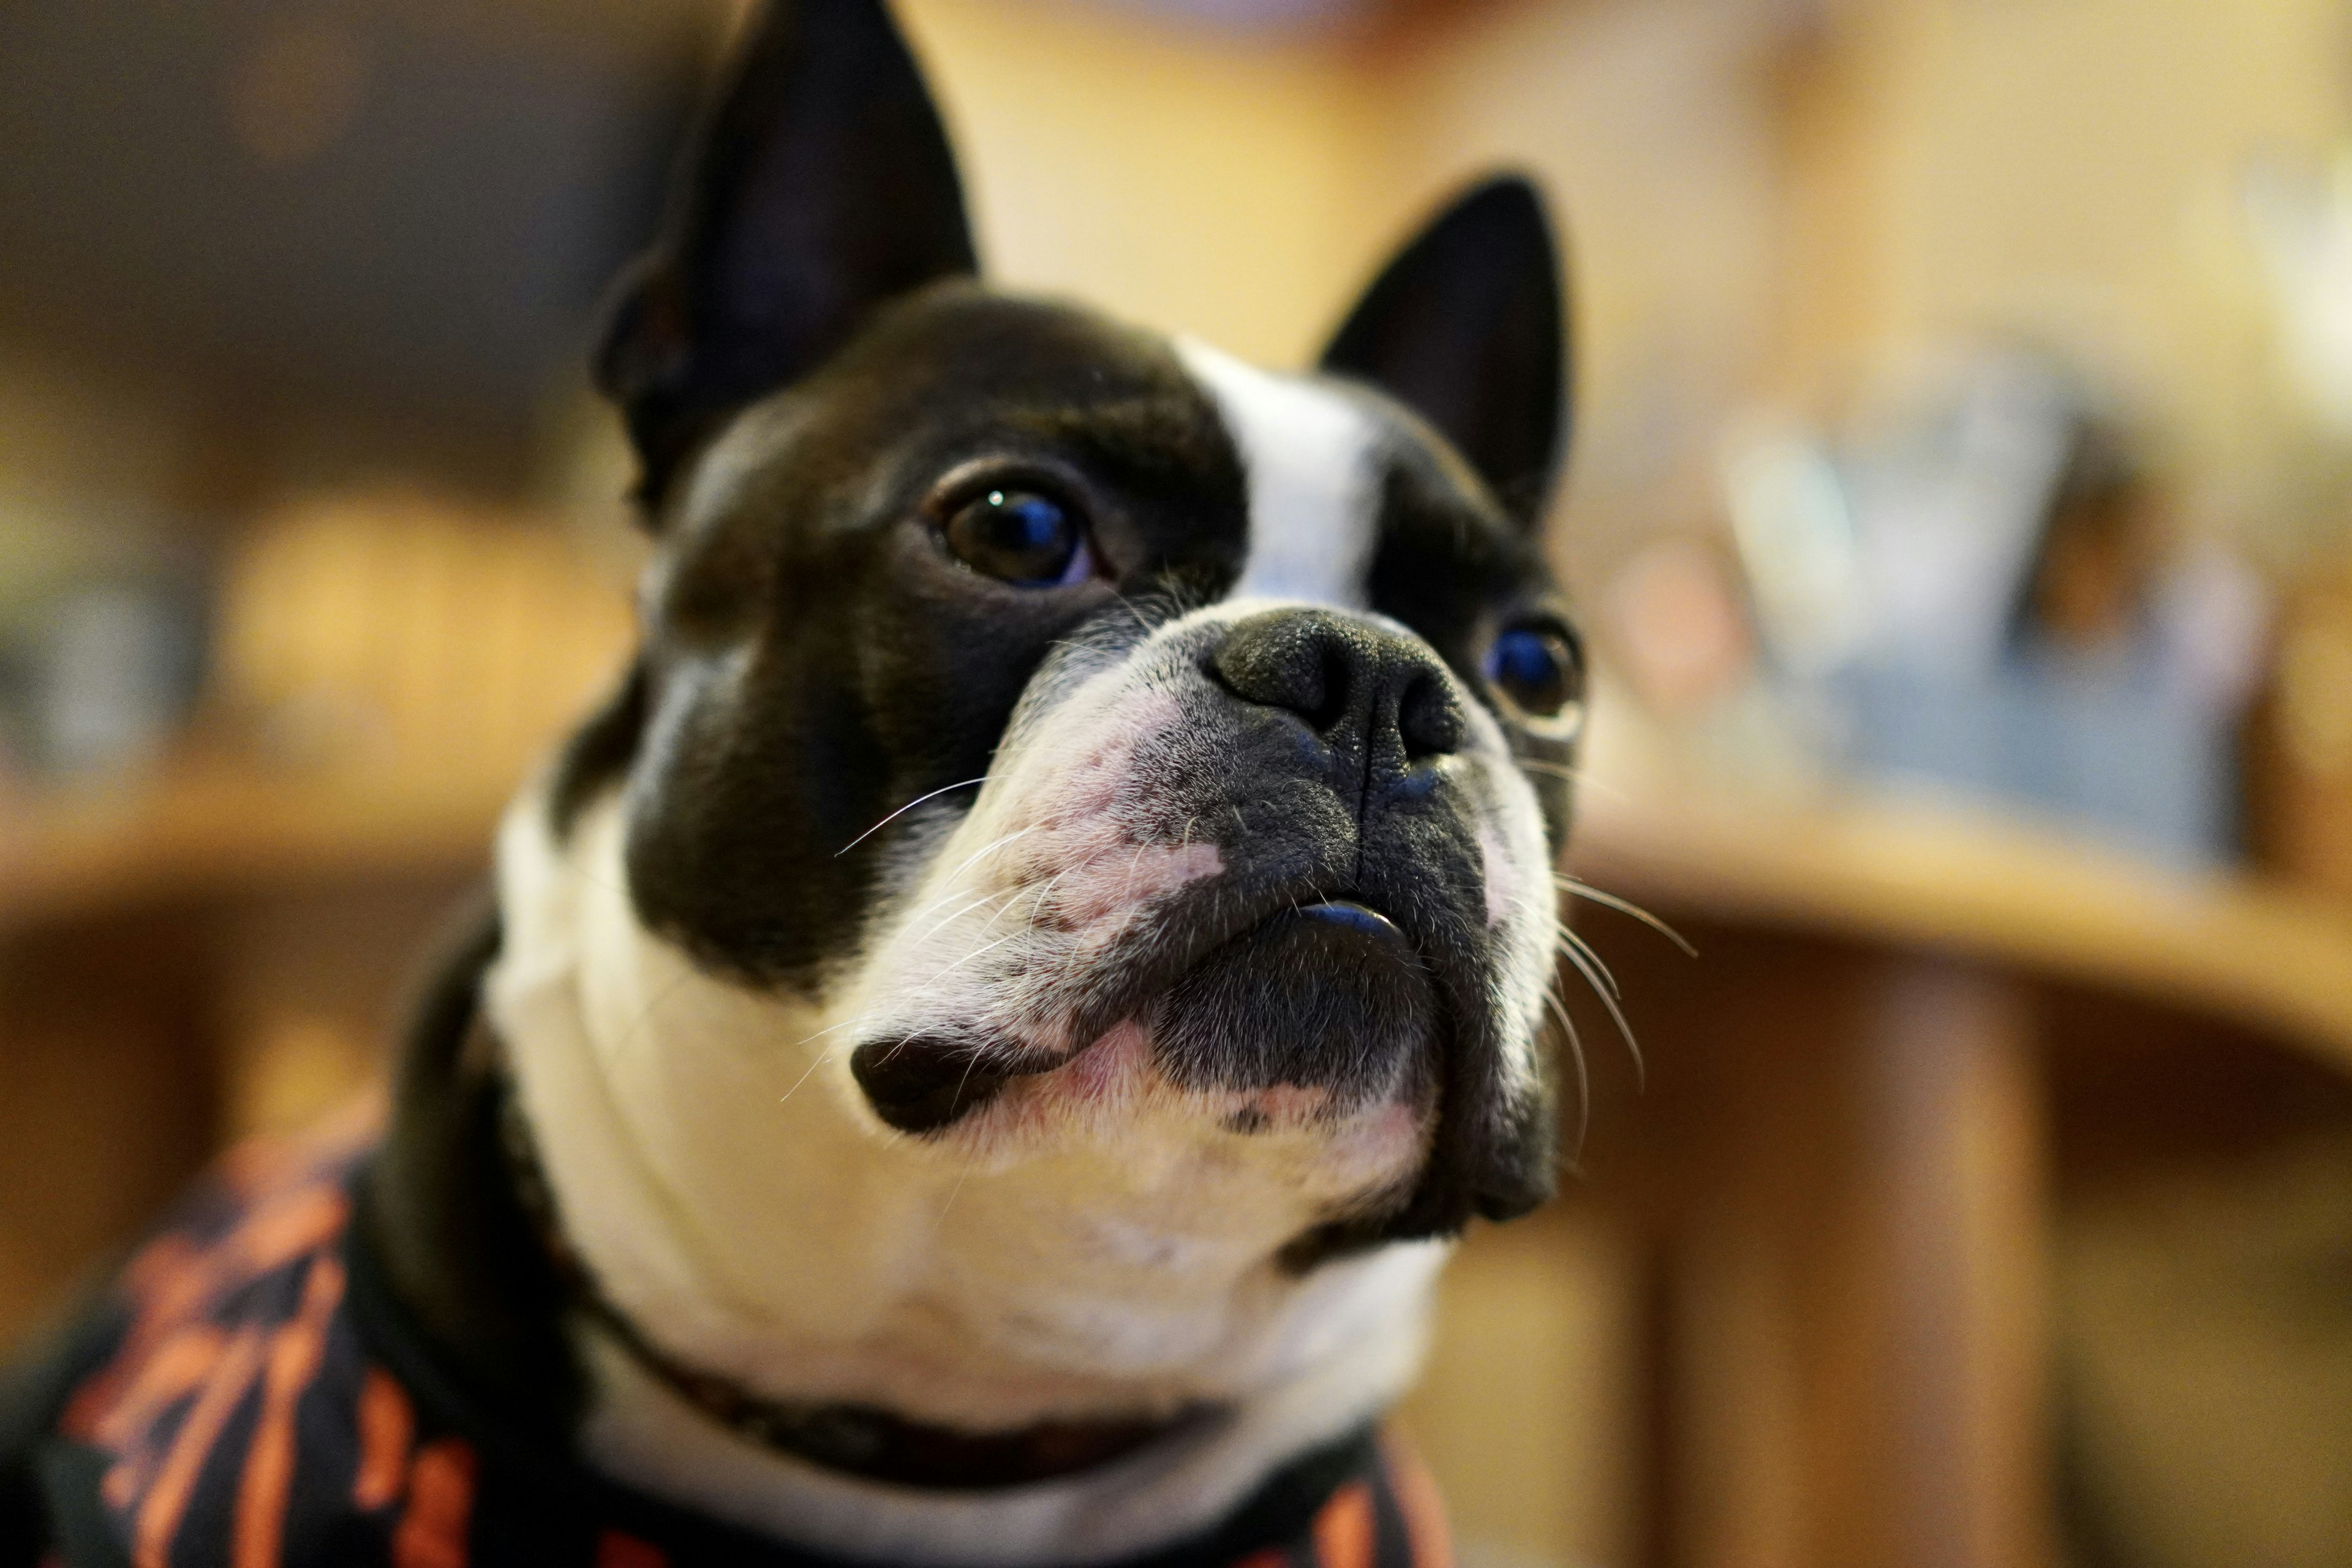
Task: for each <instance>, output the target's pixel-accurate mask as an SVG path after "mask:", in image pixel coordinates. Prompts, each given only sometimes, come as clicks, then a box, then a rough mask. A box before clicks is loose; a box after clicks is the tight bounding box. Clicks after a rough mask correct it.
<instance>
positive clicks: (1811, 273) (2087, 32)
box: [1791, 0, 2352, 469]
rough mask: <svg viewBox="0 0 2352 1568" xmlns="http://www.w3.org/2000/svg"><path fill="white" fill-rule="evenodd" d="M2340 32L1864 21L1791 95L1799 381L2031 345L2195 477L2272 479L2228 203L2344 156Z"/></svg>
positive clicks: (2257, 361)
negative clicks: (2053, 350)
mask: <svg viewBox="0 0 2352 1568" xmlns="http://www.w3.org/2000/svg"><path fill="white" fill-rule="evenodd" d="M2346 20H2347V10H2346V7H2345V6H2344V5H2341V4H2340V3H2339V0H1874V3H1873V4H1870V5H1857V6H1853V7H1852V8H1851V10H1850V14H1849V16H1848V18H1847V20H1846V21H1845V23H1844V24H1843V26H1842V27H1841V28H1840V29H1839V30H1838V32H1837V33H1836V34H1835V35H1833V36H1832V40H1831V47H1829V48H1828V49H1826V50H1824V51H1823V54H1822V58H1820V60H1819V61H1818V62H1817V66H1818V68H1817V69H1816V70H1815V71H1814V72H1812V73H1811V75H1810V77H1809V78H1808V79H1806V80H1805V82H1804V83H1803V84H1802V88H1801V91H1803V92H1805V93H1809V94H1810V95H1811V102H1809V103H1805V104H1803V105H1801V109H1800V118H1801V119H1802V120H1804V121H1806V122H1807V123H1809V124H1811V126H1812V128H1813V129H1814V131H1815V132H1816V134H1815V135H1814V137H1813V138H1812V140H1811V142H1810V143H1809V144H1808V146H1807V148H1806V149H1805V152H1806V157H1805V158H1804V160H1803V161H1802V166H1801V169H1800V170H1799V172H1798V176H1797V177H1798V179H1799V181H1800V183H1802V184H1806V186H1807V188H1808V189H1809V190H1810V191H1811V192H1812V193H1813V194H1814V195H1816V196H1817V197H1819V198H1820V199H1819V200H1818V201H1817V203H1816V205H1814V206H1813V207H1812V208H1811V210H1810V211H1808V212H1807V213H1806V214H1805V215H1804V216H1805V218H1806V220H1807V221H1808V222H1809V223H1810V224H1811V225H1812V227H1811V231H1810V232H1809V233H1807V234H1806V235H1805V236H1804V237H1803V239H1802V241H1801V243H1802V244H1803V245H1804V246H1805V247H1807V249H1808V251H1809V254H1811V256H1813V257H1815V258H1822V259H1823V260H1824V261H1825V262H1826V264H1825V265H1823V266H1821V267H1819V268H1811V269H1807V270H1805V271H1802V272H1800V273H1799V274H1797V278H1796V287H1795V289H1794V291H1793V298H1792V300H1791V308H1792V310H1793V311H1794V312H1795V313H1796V314H1795V318H1794V319H1796V320H1798V321H1802V322H1805V323H1808V324H1810V325H1811V326H1814V327H1817V328H1821V329H1823V330H1821V331H1817V332H1815V333H1813V334H1811V335H1810V337H1809V338H1808V340H1807V341H1806V342H1802V343H1801V344H1800V345H1799V351H1798V356H1797V357H1798V359H1799V360H1800V361H1801V362H1809V363H1807V364H1806V368H1810V369H1811V370H1815V371H1820V370H1826V369H1830V368H1832V367H1833V366H1835V365H1836V364H1837V363H1839V362H1841V361H1843V362H1849V363H1850V362H1853V361H1857V360H1860V361H1881V362H1883V361H1885V360H1887V359H1889V358H1893V357H1897V356H1899V355H1901V354H1902V353H1906V352H1907V351H1909V350H1912V349H1915V348H1916V347H1918V346H1920V345H1922V344H1924V343H1927V342H1933V341H1935V340H1937V339H1938V338H1940V337H1943V336H1945V335H1947V334H1949V333H1952V332H1955V331H1975V330H1980V329H1984V328H1987V327H1992V328H2009V329H2023V330H2026V331H2031V332H2032V333H2034V334H2036V335H2038V336H2041V337H2043V338H2045V339H2048V340H2051V341H2054V342H2058V343H2060V344H2062V345H2063V346H2065V347H2068V348H2070V349H2072V350H2073V351H2074V352H2075V353H2079V354H2081V355H2083V356H2084V359H2085V360H2086V361H2088V362H2089V363H2091V364H2092V365H2093V366H2094V367H2095V369H2096V370H2098V371H2100V372H2103V373H2105V374H2109V375H2111V376H2112V377H2114V378H2115V379H2116V382H2117V383H2118V384H2120V386H2121V388H2122V390H2123V391H2125V393H2126V395H2129V396H2131V397H2133V398H2134V399H2136V400H2138V401H2141V402H2143V403H2144V404H2146V405H2147V406H2148V408H2149V409H2150V411H2151V412H2152V413H2153V414H2155V415H2156V416H2158V418H2159V419H2160V420H2161V421H2163V423H2164V424H2165V426H2167V427H2168V429H2169V431H2170V432H2171V433H2173V434H2175V435H2177V436H2178V437H2179V438H2180V439H2181V440H2182V441H2183V442H2184V443H2185V447H2184V450H2183V454H2182V455H2183V456H2184V458H2186V459H2187V460H2188V462H2189V465H2190V466H2191V467H2193V468H2202V469H2213V468H2229V467H2231V466H2234V465H2236V464H2239V463H2241V462H2242V461H2244V460H2246V459H2248V458H2250V457H2252V456H2254V455H2257V454H2259V453H2260V452H2261V451H2262V450H2263V448H2264V447H2266V446H2267V445H2268V444H2269V441H2270V438H2271V435H2272V429H2273V426H2275V424H2276V422H2277V420H2278V418H2279V416H2280V412H2281V411H2280V409H2279V406H2278V405H2277V401H2276V385H2277V384H2276V378H2275V377H2274V375H2273V366H2272V361H2271V358H2270V355H2269V349H2268V344H2267V341H2266V336H2267V329H2266V325H2265V322H2264V321H2263V314H2262V309H2261V306H2260V303H2259V300H2258V297H2257V295H2256V292H2255V289H2256V278H2257V272H2256V262H2255V257H2254V254H2253V251H2252V247H2251V245H2250V244H2249V242H2248V240H2247V237H2246V236H2245V233H2244V230H2243V228H2242V225H2241V222H2240V218H2239V211H2240V208H2239V200H2238V193H2239V188H2240V181H2241V180H2242V175H2243V173H2244V171H2245V169H2246V167H2247V166H2248V163H2249V162H2250V160H2252V158H2254V157H2256V156H2258V155H2265V154H2267V155H2273V156H2284V157H2287V158H2290V159H2296V158H2304V159H2313V158H2317V157H2319V156H2322V155H2324V153H2326V149H2327V147H2328V145H2329V143H2330V142H2331V141H2332V140H2333V139H2334V138H2336V137H2337V136H2339V135H2341V134H2342V132H2343V131H2344V130H2345V128H2346V121H2347V102H2346V89H2347V81H2352V75H2347V65H2352V52H2347V51H2352V33H2347V27H2346V26H2345V23H2346ZM1808 277H1812V278H1819V279H1827V280H1828V281H1827V284H1826V286H1825V287H1815V288H1813V289H1811V291H1810V292H1809V291H1808V289H1807V284H1806V279H1807V278H1808ZM1833 291H1834V292H1837V293H1842V294H1843V300H1838V299H1833V298H1831V297H1830V296H1831V294H1832V292H1833Z"/></svg>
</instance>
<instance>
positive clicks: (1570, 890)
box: [1551, 871, 1698, 958]
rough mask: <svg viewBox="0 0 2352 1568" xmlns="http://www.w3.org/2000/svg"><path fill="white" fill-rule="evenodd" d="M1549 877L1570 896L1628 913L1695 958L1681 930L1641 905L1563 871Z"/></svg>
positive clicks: (1685, 955) (1694, 951) (1694, 950)
mask: <svg viewBox="0 0 2352 1568" xmlns="http://www.w3.org/2000/svg"><path fill="white" fill-rule="evenodd" d="M1551 879H1552V880H1553V881H1555V882H1557V883H1559V887H1560V890H1561V891H1562V892H1565V893H1567V894H1569V895H1570V897H1572V898H1579V899H1583V900H1587V901H1588V902H1591V903H1595V904H1599V905H1600V906H1601V908H1602V909H1605V910H1616V911H1617V912H1618V913H1619V914H1621V915H1630V916H1631V917H1633V919H1634V920H1637V921H1641V922H1642V923H1643V925H1645V926H1648V927H1649V928H1650V929H1651V930H1652V931H1656V932H1657V933H1658V934H1659V935H1660V936H1662V937H1664V938H1665V939H1666V940H1667V941H1668V942H1673V943H1674V944H1675V946H1676V947H1678V948H1681V949H1682V950H1683V956H1684V957H1685V958H1696V957H1697V956H1698V949H1697V948H1696V946H1694V945H1692V942H1691V941H1690V939H1689V938H1688V937H1686V936H1685V935H1683V933H1682V932H1680V931H1676V930H1675V928H1674V927H1672V926H1670V925H1668V924H1667V923H1666V922H1665V921H1662V920H1660V919H1659V918H1658V917H1657V916H1655V915H1654V914H1652V913H1651V912H1650V911H1649V910H1645V909H1643V907H1642V906H1641V905H1639V904H1637V903H1635V902H1633V900H1631V899H1621V898H1619V897H1618V896H1617V895H1616V894H1614V893H1611V892H1604V891H1602V890H1601V889H1599V888H1596V887H1594V886H1593V885H1592V884H1591V883H1590V882H1580V881H1579V880H1577V879H1575V878H1574V877H1571V876H1569V875H1568V874H1567V873H1566V872H1563V871H1555V872H1553V873H1552V877H1551Z"/></svg>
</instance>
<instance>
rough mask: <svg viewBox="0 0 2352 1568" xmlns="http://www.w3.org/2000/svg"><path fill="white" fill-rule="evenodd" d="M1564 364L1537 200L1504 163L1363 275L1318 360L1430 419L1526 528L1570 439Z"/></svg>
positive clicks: (1549, 246) (1559, 311) (1560, 321)
mask: <svg viewBox="0 0 2352 1568" xmlns="http://www.w3.org/2000/svg"><path fill="white" fill-rule="evenodd" d="M1567 363H1568V337H1567V327H1566V310H1565V307H1564V304H1563V301H1562V299H1561V285H1560V264H1559V250H1558V247H1556V246H1555V245H1554V243H1553V240H1552V228H1551V223H1550V220H1549V218H1548V217H1547V216H1545V213H1544V205H1543V198H1542V197H1540V196H1539V195H1537V194H1536V189H1535V187H1534V186H1533V185H1531V184H1528V181H1527V180H1525V179H1523V178H1521V177H1520V176H1518V175H1516V174H1504V175H1498V176H1496V177H1494V178H1491V179H1488V180H1486V181H1484V182H1482V183H1480V184H1476V185H1474V186H1473V187H1471V188H1470V189H1469V190H1468V191H1466V192H1465V193H1463V195H1461V196H1459V197H1457V198H1456V199H1455V200H1454V202H1453V204H1452V205H1449V206H1447V207H1446V208H1445V210H1444V212H1442V213H1441V214H1439V216H1437V217H1436V218H1435V219H1434V220H1433V222H1432V223H1431V224H1430V225H1429V226H1427V227H1426V228H1424V229H1423V230H1422V232H1421V234H1420V235H1419V237H1416V238H1415V239H1414V240H1413V241H1412V243H1411V244H1410V245H1408V246H1406V247H1404V249H1403V250H1402V252H1401V253H1400V254H1399V255H1398V256H1397V258H1395V259H1394V260H1393V261H1391V262H1390V263H1389V265H1388V268H1387V269H1386V270H1384V271H1383V272H1381V275H1380V276H1379V277H1378V278H1377V279H1373V281H1372V286H1371V287H1370V289H1367V290H1365V293H1364V297H1363V299H1362V300H1360V302H1359V303H1358V304H1357V306H1356V309H1355V310H1354V311H1353V312H1352V313H1351V314H1350V315H1349V317H1348V320H1347V322H1346V324H1345V325H1343V326H1341V327H1340V329H1339V332H1338V334H1337V335H1336V336H1334V337H1333V338H1332V340H1331V346H1330V347H1329V348H1328V349H1326V350H1324V352H1323V361H1322V368H1323V369H1325V370H1327V371H1329V372H1331V373H1333V374H1339V375H1345V376H1352V377H1354V378H1356V379H1358V380H1361V381H1367V382H1370V383H1371V384H1373V385H1375V386H1378V387H1380V388H1381V390H1383V391H1385V392H1386V393H1388V394H1389V395H1391V396H1392V397H1394V398H1396V399H1397V400H1398V401H1399V402H1401V403H1402V404H1404V405H1405V406H1407V407H1409V408H1411V409H1412V410H1413V411H1414V412H1415V413H1417V414H1419V415H1420V416H1422V417H1423V418H1424V419H1426V420H1428V421H1429V422H1430V424H1431V425H1433V426H1435V427H1436V428H1437V430H1438V431H1439V433H1440V434H1442V435H1444V437H1446V438H1447V439H1448V440H1450V441H1452V442H1453V443H1454V447H1456V448H1457V449H1459V450H1460V452H1461V453H1462V455H1463V456H1464V457H1465V458H1468V459H1469V461H1470V464H1471V466H1472V467H1473V468H1476V469H1477V470H1478V472H1479V475H1480V476H1481V477H1482V478H1484V479H1486V483H1487V486H1488V488H1489V489H1492V490H1493V491H1494V493H1495V496H1496V499H1497V500H1500V501H1501V502H1502V503H1503V505H1504V506H1505V507H1506V508H1507V509H1508V510H1509V511H1510V512H1511V514H1512V515H1513V516H1514V517H1516V518H1517V519H1518V520H1519V521H1520V522H1521V523H1522V524H1523V525H1525V526H1527V527H1530V528H1532V527H1534V526H1536V525H1537V524H1538V523H1539V522H1540V521H1542V519H1543V514H1544V506H1545V502H1546V501H1547V500H1548V499H1549V495H1550V492H1551V483H1552V478H1553V475H1554V473H1555V472H1556V471H1557V469H1558V468H1559V459H1560V457H1561V455H1562V453H1563V452H1564V451H1565V450H1566V447H1567V444H1568V401H1569V399H1568V376H1567Z"/></svg>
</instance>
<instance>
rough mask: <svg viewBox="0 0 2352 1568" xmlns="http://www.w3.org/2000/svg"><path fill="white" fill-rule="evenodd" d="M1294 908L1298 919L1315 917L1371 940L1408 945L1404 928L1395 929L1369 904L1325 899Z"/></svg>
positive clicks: (1391, 922) (1392, 924) (1393, 922)
mask: <svg viewBox="0 0 2352 1568" xmlns="http://www.w3.org/2000/svg"><path fill="white" fill-rule="evenodd" d="M1295 912H1296V914H1297V918H1298V919H1300V920H1309V921H1322V922H1324V923H1325V924H1328V925H1330V926H1333V927H1336V928H1339V929H1341V930H1345V931H1353V932H1355V933H1356V934H1357V935H1359V936H1362V937H1366V938H1370V940H1372V941H1374V942H1393V943H1395V944H1396V945H1398V946H1400V947H1402V948H1405V949H1407V950H1411V948H1412V942H1411V941H1410V940H1409V939H1407V937H1406V936H1405V934H1404V932H1403V931H1401V930H1400V929H1398V926H1397V923H1396V921H1392V920H1391V919H1389V917H1388V916H1386V915H1384V914H1382V913H1381V911H1380V910H1376V909H1374V908H1372V907H1371V906H1370V904H1366V903H1360V902H1358V901H1357V900H1354V899H1326V900H1323V901H1322V902H1320V903H1314V904H1308V905H1307V906H1306V907H1305V908H1304V909H1301V910H1297V911H1295ZM1276 918H1277V919H1279V918H1280V917H1278V916H1277V917H1276Z"/></svg>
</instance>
